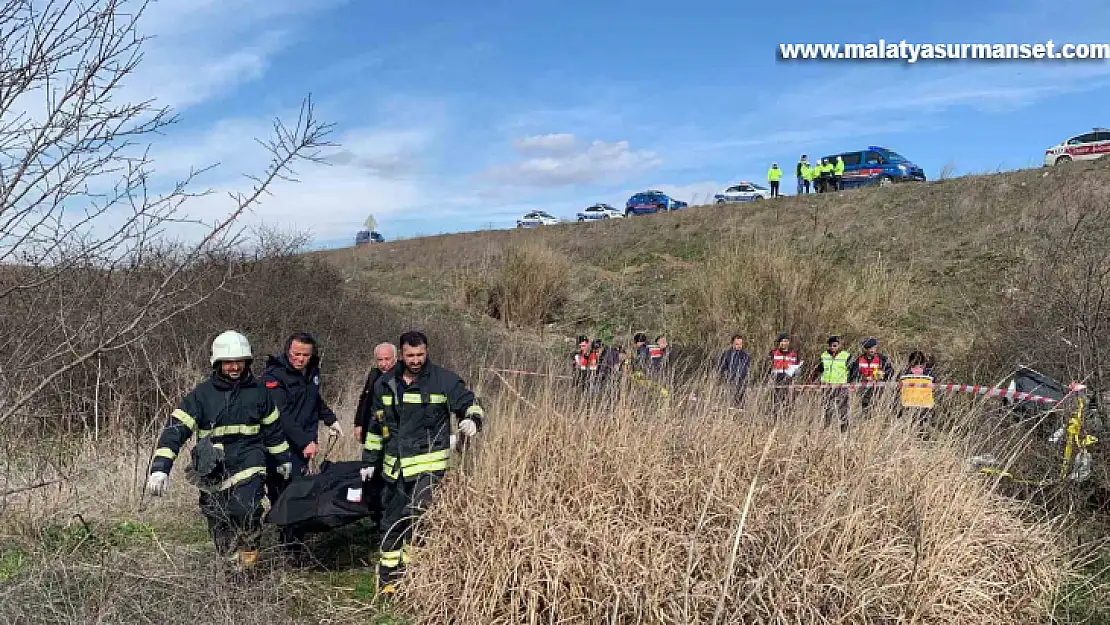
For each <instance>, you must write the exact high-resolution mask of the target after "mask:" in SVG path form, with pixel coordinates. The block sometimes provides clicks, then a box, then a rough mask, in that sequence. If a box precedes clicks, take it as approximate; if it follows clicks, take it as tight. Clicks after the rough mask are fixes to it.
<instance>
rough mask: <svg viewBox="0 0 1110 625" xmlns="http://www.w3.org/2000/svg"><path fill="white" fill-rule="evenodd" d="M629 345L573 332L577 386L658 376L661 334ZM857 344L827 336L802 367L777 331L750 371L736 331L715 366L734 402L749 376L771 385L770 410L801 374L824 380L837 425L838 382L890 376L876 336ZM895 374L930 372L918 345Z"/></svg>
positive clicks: (787, 398) (788, 397)
mask: <svg viewBox="0 0 1110 625" xmlns="http://www.w3.org/2000/svg"><path fill="white" fill-rule="evenodd" d="M633 345H634V347H633V350H632V353H631V354H628V353H626V352H625V351H624V350H623V349H622V348H621V347H619V346H612V345H605V344H604V343H603V342H602V341H601V340H600V339H595V340H593V341H590V339H589V337H587V336H580V337H578V350H577V351H576V352H575V353H574V355H573V366H572V369H573V372H574V373H573V377H574V381H575V384H577V385H578V386H579V387H580V388H583V389H585V390H587V391H588V392H591V393H594V392H597V390H598V389H599V388H601V387H603V386H604V384H605V383H606V382H609V381H611V380H613V379H615V377H616V376H617V375H619V374H622V373H631V374H633V376H636V375H639V376H641V378H648V379H652V378H654V379H657V380H659V379H661V375H660V374H662V373H663V371H664V369H665V368H666V364H667V362H668V358H669V354H670V347H669V343H668V342H667V337H666V335H659V337H657V338H656V340H655V342H654V343H648V342H647V336H646V335H645V334H643V333H638V334H636V335H635V337H633ZM860 346H861V350H860V352H859V353H858V354H855V355H852V354H850V353H849V352H848V350H846V349H844V346H843V343H842V341H841V339H840V337H839V336H830V337H828V340H827V341H826V349H825V350H824V351H823V352H822V353H821V354H820V356H819V357H818V359H817V361H816V362H815V363H814V364H813V365H812V366H810V367H809V368H808V369H803V366H804V364H805V363H804V362H803V361H802V360H801V359H800V357H799V355H798V351H797V350H796V349H794V348H793V347H792V346H791V338H790V335H788V334H786V333H782V334H780V335H779V336H778V338H777V340H776V344H775V347H774V349H772V350H771V351H770V352H769V353H768V354H767V357H766V365H765V368H764V369H763V370H762V372H761V374H757V375H753V374H752V371H753V362H752V357H751V354H750V353H749V352H748V351H747V349H746V348H745V338H744V336H743V335H742V334H735V335H733V336H732V338H731V341H730V344H729V347H728V348H727V349H726V350H725V351H724V352H723V353H721V354H720V356H719V357H718V358H717V362H716V369H717V371H718V373H719V374H720V376H721V377H722V378H723V380H724V382H725V383H726V384H728V385H729V386H730V387H731V389H732V391H731V392H732V395H733V398H734V400H735V402H736V403H737V404H739V403H740V402H742V400H743V398H744V395H745V393H746V391H747V389H748V387H749V385H750V383H751V380H752V379H753V378H755V377H760V378H762V380H763V381H765V382H766V383H769V384H771V385H773V391H772V401H773V405H774V406H775V409H776V411H778V410H781V409H783V408H785V407H787V406H789V404H790V402H791V401H792V399H793V397H794V393H793V391H792V390H791V389H790V387H791V386H792V385H793V384H794V383H795V382H797V381H799V380H802V381H806V382H811V383H816V384H827V385H829V389H827V391H826V397H825V399H826V400H827V402H826V406H827V408H826V421H827V422H832V421H834V420H835V421H837V422H838V423H839V424H840V426H841V428H847V427H848V422H849V403H850V402H849V394H848V393H849V390H848V388H847V387H844V386H840V385H845V384H850V383H856V382H883V381H886V380H891V379H893V377H894V373H895V372H894V367H893V364H892V363H891V360H890V359H889V358H888V357H887V355H886V354H883V353H882V352H880V351H879V340H878V339H877V338H875V337H868V338H866V339H864V340H863V341H862V342H861V345H860ZM900 375H901V376H906V375H916V376H925V377H929V376H931V375H932V364H931V363H929V362H928V360H927V358H926V357H925V355H924V354H923V353H922V352H920V351H914V352H913V353H912V354H910V356H909V363H908V364H907V366H906V367H905V369H904V370H903V371H902V372H901V374H900ZM876 392H877V388H866V387H865V388H862V389H860V391H859V395H860V405H861V408H862V409H863V410H867V409H868V408H870V406H871V404H872V403H873V401H874V397H875V393H876Z"/></svg>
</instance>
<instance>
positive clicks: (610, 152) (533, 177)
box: [486, 135, 663, 187]
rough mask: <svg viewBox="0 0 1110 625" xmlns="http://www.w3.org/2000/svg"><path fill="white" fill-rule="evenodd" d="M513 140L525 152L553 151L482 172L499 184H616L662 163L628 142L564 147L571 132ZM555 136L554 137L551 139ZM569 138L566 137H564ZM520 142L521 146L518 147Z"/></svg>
mask: <svg viewBox="0 0 1110 625" xmlns="http://www.w3.org/2000/svg"><path fill="white" fill-rule="evenodd" d="M545 137H546V138H544V137H540V138H537V137H528V138H525V139H522V140H520V141H517V142H516V143H517V147H518V150H521V152H522V153H525V154H527V153H528V152H532V151H535V150H536V149H537V147H539V146H540V145H543V146H544V147H546V148H547V149H546V151H547V152H552V149H551V148H552V147H554V148H557V151H556V152H555V153H548V154H545V155H541V156H535V157H532V158H526V159H524V160H522V161H519V162H516V163H512V164H510V165H499V166H496V167H493V168H491V169H490V170H488V171H487V172H486V175H487V177H488V178H490V179H492V180H494V181H496V182H500V183H503V184H509V185H514V186H530V187H559V186H566V185H576V184H585V183H591V182H610V183H619V182H621V181H623V180H625V179H627V178H629V177H632V176H635V175H638V174H641V173H643V172H645V171H648V170H650V169H652V168H654V167H657V166H658V165H659V164H660V163H662V162H663V161H662V159H661V158H659V156H658V155H656V154H655V152H652V151H649V150H633V149H631V147H630V146H629V143H628V141H612V142H609V141H601V140H595V141H594V142H593V143H591V144H589V145H588V146H586V147H585V149H581V148H575V149H569V150H568V149H565V148H567V147H568V146H567V144H568V142H570V143H572V144H573V143H574V136H573V135H546V136H545ZM551 137H556V139H551ZM567 137H569V140H568V139H567ZM522 143H523V145H524V148H523V149H522V148H521V147H520V146H521V144H522Z"/></svg>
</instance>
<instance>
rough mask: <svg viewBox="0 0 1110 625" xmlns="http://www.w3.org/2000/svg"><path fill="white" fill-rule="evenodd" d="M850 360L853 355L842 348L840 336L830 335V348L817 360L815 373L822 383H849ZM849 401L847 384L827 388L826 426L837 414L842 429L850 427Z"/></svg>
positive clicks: (825, 399)
mask: <svg viewBox="0 0 1110 625" xmlns="http://www.w3.org/2000/svg"><path fill="white" fill-rule="evenodd" d="M850 360H851V357H850V356H849V355H848V352H845V351H841V350H840V337H839V336H830V337H829V340H828V349H826V350H825V352H824V353H823V354H821V359H820V360H819V361H818V362H817V369H816V371H815V375H816V376H818V379H819V380H820V382H821V384H830V385H832V384H835V385H841V384H847V383H848V368H849V361H850ZM848 401H849V395H848V388H847V387H845V386H834V387H832V388H829V389H826V390H825V392H824V399H823V402H824V405H825V427H828V426H830V425H832V421H833V416H834V415H835V416H836V418H837V420H838V421H839V422H840V430H841V431H844V430H847V429H848Z"/></svg>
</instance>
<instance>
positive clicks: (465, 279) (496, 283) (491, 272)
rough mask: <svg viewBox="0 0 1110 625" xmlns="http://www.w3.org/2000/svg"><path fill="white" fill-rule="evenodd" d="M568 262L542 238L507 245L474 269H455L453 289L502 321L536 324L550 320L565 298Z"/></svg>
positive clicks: (469, 304)
mask: <svg viewBox="0 0 1110 625" xmlns="http://www.w3.org/2000/svg"><path fill="white" fill-rule="evenodd" d="M571 269H572V267H571V264H570V262H569V261H568V260H567V259H566V256H565V255H564V254H562V253H560V252H557V251H555V250H553V249H551V248H550V247H547V246H546V245H543V244H540V243H535V242H531V243H524V244H520V245H512V246H508V247H506V248H505V249H504V252H503V254H502V255H501V257H500V258H498V259H489V260H488V261H487V263H484V264H483V265H482V266H480V269H479V270H478V271H475V270H474V269H473V268H471V267H465V266H464V267H463V268H461V269H459V270H456V271H455V273H454V274H453V275H454V282H455V290H456V292H457V294H458V296H459V298H460V299H461V301H462V303H463V305H464V306H466V307H467V308H471V309H475V310H477V311H479V312H482V313H485V314H487V315H489V316H491V317H493V318H495V319H500V320H501V321H503V322H504V323H505V325H506V326H510V327H512V326H515V327H524V328H534V327H538V326H541V325H543V324H545V323H549V322H551V321H553V320H554V319H555V318H556V317H557V316H558V315H559V314H560V313H561V312H562V309H563V307H564V305H565V304H566V303H567V300H568V295H569V293H568V291H569V286H570V282H569V276H570V273H571Z"/></svg>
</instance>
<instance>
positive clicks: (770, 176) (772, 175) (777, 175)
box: [767, 163, 782, 197]
mask: <svg viewBox="0 0 1110 625" xmlns="http://www.w3.org/2000/svg"><path fill="white" fill-rule="evenodd" d="M781 180H782V170H781V169H779V164H778V163H771V169H768V170H767V183H768V184H769V185H771V197H779V181H781Z"/></svg>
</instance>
